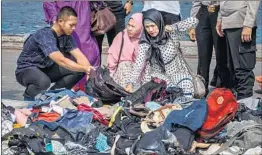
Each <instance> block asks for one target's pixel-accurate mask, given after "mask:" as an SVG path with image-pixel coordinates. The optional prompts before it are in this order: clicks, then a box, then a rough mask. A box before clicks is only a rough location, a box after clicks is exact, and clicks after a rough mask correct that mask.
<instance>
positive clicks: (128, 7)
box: [124, 1, 132, 15]
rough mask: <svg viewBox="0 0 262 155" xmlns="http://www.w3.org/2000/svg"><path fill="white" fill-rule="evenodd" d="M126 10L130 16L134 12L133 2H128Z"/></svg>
mask: <svg viewBox="0 0 262 155" xmlns="http://www.w3.org/2000/svg"><path fill="white" fill-rule="evenodd" d="M124 8H125V10H126V15H128V14H129V13H130V12H131V10H132V2H129V1H128V2H126V4H125V6H124Z"/></svg>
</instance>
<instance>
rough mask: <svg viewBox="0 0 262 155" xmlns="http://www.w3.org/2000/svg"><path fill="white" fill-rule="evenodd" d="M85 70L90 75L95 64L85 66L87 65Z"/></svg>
mask: <svg viewBox="0 0 262 155" xmlns="http://www.w3.org/2000/svg"><path fill="white" fill-rule="evenodd" d="M84 70H85V73H86V74H87V75H89V74H90V72H91V70H95V68H94V67H93V66H85V67H84Z"/></svg>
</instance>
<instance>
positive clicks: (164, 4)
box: [143, 1, 180, 15]
mask: <svg viewBox="0 0 262 155" xmlns="http://www.w3.org/2000/svg"><path fill="white" fill-rule="evenodd" d="M153 8H154V9H157V10H158V11H165V12H168V13H172V14H175V15H179V14H180V4H179V1H144V8H143V11H147V10H149V9H153Z"/></svg>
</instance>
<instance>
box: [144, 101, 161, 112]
mask: <svg viewBox="0 0 262 155" xmlns="http://www.w3.org/2000/svg"><path fill="white" fill-rule="evenodd" d="M145 105H146V107H147V108H148V109H150V110H151V111H155V110H157V109H159V108H161V107H162V106H161V105H160V104H158V103H157V102H146V103H145Z"/></svg>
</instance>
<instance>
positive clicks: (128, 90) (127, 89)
mask: <svg viewBox="0 0 262 155" xmlns="http://www.w3.org/2000/svg"><path fill="white" fill-rule="evenodd" d="M125 90H126V91H127V92H129V93H132V92H133V86H132V84H128V85H126V87H125Z"/></svg>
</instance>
